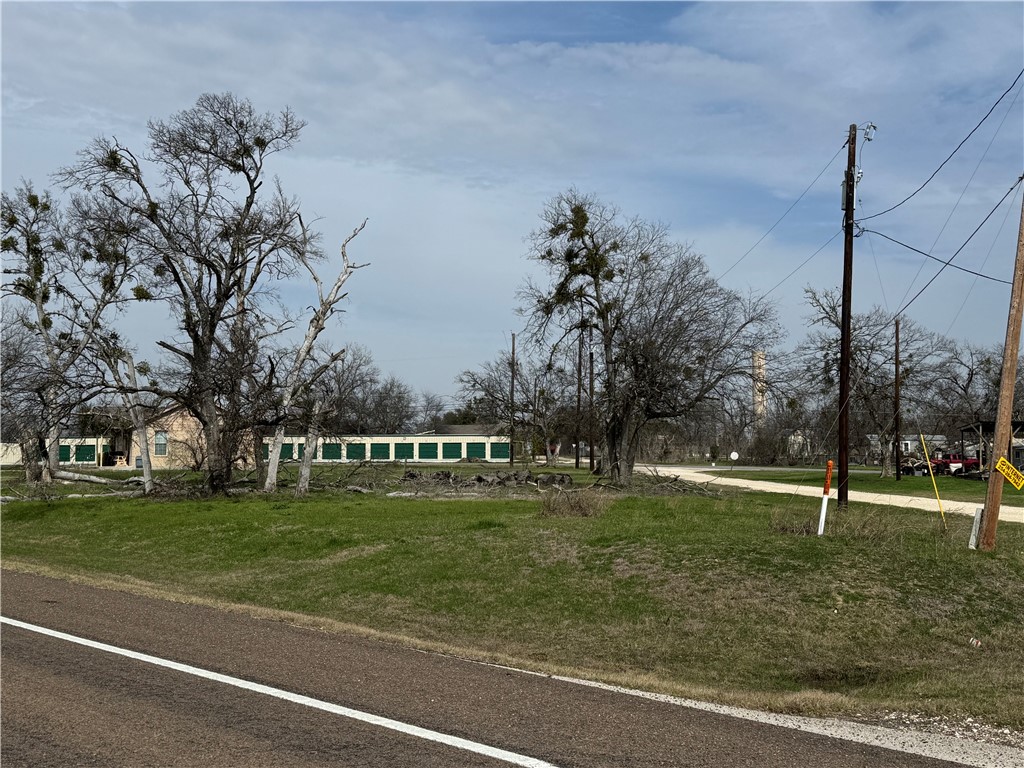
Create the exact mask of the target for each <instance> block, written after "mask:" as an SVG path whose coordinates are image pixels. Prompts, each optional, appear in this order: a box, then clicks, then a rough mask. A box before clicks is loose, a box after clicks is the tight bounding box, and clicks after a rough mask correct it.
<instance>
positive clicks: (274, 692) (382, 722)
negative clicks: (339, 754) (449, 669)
mask: <svg viewBox="0 0 1024 768" xmlns="http://www.w3.org/2000/svg"><path fill="white" fill-rule="evenodd" d="M0 624H9V625H11V626H12V627H19V628H21V629H26V630H28V631H29V632H38V633H39V634H41V635H47V636H49V637H54V638H57V639H58V640H66V641H67V642H69V643H77V644H78V645H84V646H86V647H88V648H94V649H96V650H99V651H105V652H107V653H113V654H117V655H118V656H126V657H127V658H129V659H135V660H136V661H144V662H146V663H147V664H153V665H155V666H157V667H165V668H167V669H173V670H176V671H178V672H184V673H186V674H189V675H195V676H196V677H202V678H205V679H206V680H213V681H215V682H218V683H224V684H225V685H233V686H235V687H236V688H244V689H245V690H247V691H253V692H255V693H262V694H264V695H265V696H273V697H275V698H278V699H284V700H285V701H290V702H293V703H295V704H301V705H303V706H305V707H311V708H313V709H320V710H323V711H324V712H330V713H332V714H335V715H341V716H342V717H348V718H351V719H353V720H359V721H360V722H363V723H369V724H370V725H376V726H380V727H381V728H388V729H390V730H392V731H398V732H399V733H404V734H406V735H408V736H415V737H417V738H420V739H426V740H427V741H436V742H438V743H440V744H444V745H446V746H449V747H455V748H456V749H463V750H466V751H467V752H475V753H476V754H478V755H484V756H486V757H491V758H494V759H495V760H501V761H502V762H506V763H511V764H512V765H521V766H524V767H525V768H556V767H555V766H554V765H552V764H551V763H547V762H544V761H543V760H538V759H536V758H533V757H527V756H526V755H519V754H516V753H515V752H508V751H506V750H504V749H498V748H497V747H490V746H487V745H486V744H478V743H477V742H475V741H469V740H468V739H461V738H459V737H458V736H450V735H448V734H446V733H440V732H438V731H431V730H429V729H427V728H420V727H419V726H415V725H409V724H408V723H402V722H399V721H398V720H391V719H390V718H387V717H380V716H378V715H371V714H370V713H368V712H360V711H359V710H357V709H349V708H348V707H342V706H339V705H337V704H331V703H330V702H327V701H320V700H319V699H313V698H310V697H309V696H301V695H299V694H297V693H291V692H289V691H283V690H281V689H280V688H272V687H271V686H269V685H261V684H260V683H253V682H249V681H248V680H242V679H240V678H237V677H231V676H230V675H222V674H220V673H219V672H211V671H209V670H206V669H200V668H199V667H193V666H190V665H188V664H179V663H178V662H176V661H169V660H167V659H161V658H159V657H158V656H149V655H147V654H145V653H138V652H136V651H130V650H128V649H126V648H118V647H117V646H114V645H107V644H106V643H98V642H96V641H95V640H88V639H86V638H84V637H76V636H75V635H69V634H66V633H64V632H58V631H57V630H54V629H47V628H46V627H40V626H36V625H35V624H28V623H26V622H24V621H18V620H17V619H9V618H7V617H6V616H0Z"/></svg>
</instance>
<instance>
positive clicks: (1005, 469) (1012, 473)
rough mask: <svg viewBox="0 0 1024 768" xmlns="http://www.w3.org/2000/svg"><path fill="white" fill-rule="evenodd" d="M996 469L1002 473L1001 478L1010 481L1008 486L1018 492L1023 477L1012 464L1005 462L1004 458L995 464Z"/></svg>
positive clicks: (1023, 480) (1023, 481)
mask: <svg viewBox="0 0 1024 768" xmlns="http://www.w3.org/2000/svg"><path fill="white" fill-rule="evenodd" d="M996 469H998V470H999V471H1000V472H1002V473H1003V477H1005V478H1006V479H1007V480H1009V481H1010V485H1012V486H1013V487H1014V488H1016V489H1017V490H1018V491H1019V490H1020V489H1021V486H1024V475H1022V474H1021V473H1020V472H1019V471H1018V470H1017V468H1016V467H1015V466H1013V464H1011V463H1010V462H1008V461H1007V460H1006V457H1005V456H1004V457H1003V458H1001V459H1000V460H999V461H997V462H996Z"/></svg>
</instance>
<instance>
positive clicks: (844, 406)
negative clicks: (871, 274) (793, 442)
mask: <svg viewBox="0 0 1024 768" xmlns="http://www.w3.org/2000/svg"><path fill="white" fill-rule="evenodd" d="M846 144H847V146H848V152H847V156H846V157H847V159H846V180H845V183H844V184H843V192H844V195H843V212H844V216H843V230H844V235H845V237H844V240H843V312H842V327H841V329H840V337H839V466H838V467H837V470H838V473H837V474H838V478H837V479H838V483H837V485H836V498H837V501H838V506H839V509H841V510H845V509H846V508H847V506H848V505H849V501H850V485H849V480H850V336H851V325H852V319H853V309H852V306H851V304H852V298H851V297H852V294H853V214H854V206H855V204H856V199H857V126H856V124H854V125H851V126H850V135H849V138H847V140H846Z"/></svg>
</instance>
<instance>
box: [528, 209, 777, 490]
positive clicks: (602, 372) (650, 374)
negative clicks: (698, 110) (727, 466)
mask: <svg viewBox="0 0 1024 768" xmlns="http://www.w3.org/2000/svg"><path fill="white" fill-rule="evenodd" d="M541 218H542V220H543V226H542V227H541V228H540V229H538V230H537V231H535V232H534V233H533V235H532V238H531V247H530V257H531V258H532V259H533V260H535V261H537V262H538V263H539V264H540V265H541V266H542V267H544V268H545V269H546V271H547V273H548V277H549V280H550V282H549V283H548V284H546V285H538V284H536V283H533V282H528V283H527V285H526V287H525V288H524V289H523V291H522V293H521V295H522V298H523V300H524V307H523V311H524V313H525V314H526V315H527V317H528V318H529V323H530V325H529V328H530V330H531V331H532V333H533V334H534V338H537V339H551V340H552V342H553V343H554V344H555V345H558V344H563V343H565V341H566V339H569V338H575V337H576V334H577V333H578V331H579V329H580V327H581V326H592V327H593V328H594V330H595V334H596V336H597V338H598V340H599V342H600V344H599V350H598V352H599V355H598V357H599V359H598V360H597V361H596V362H595V365H596V366H597V367H598V378H599V382H600V401H599V403H598V404H597V405H598V409H599V412H600V414H601V417H602V421H603V432H604V442H605V446H604V450H605V454H606V456H607V459H608V471H609V472H610V474H611V477H612V479H613V481H615V482H618V483H621V484H628V483H629V482H630V480H631V478H632V472H633V466H634V464H635V462H636V454H637V449H638V446H639V442H640V436H641V433H642V429H643V427H644V426H645V425H646V424H647V423H648V422H650V421H651V420H654V419H665V418H673V417H678V416H681V415H684V414H686V413H688V412H691V411H692V410H693V409H694V408H695V407H696V406H697V405H699V404H700V403H702V402H704V401H706V400H707V399H708V398H710V397H714V396H715V393H716V392H717V391H718V390H719V389H720V388H721V387H722V386H723V385H724V384H725V383H726V382H728V381H730V380H731V379H734V378H737V377H746V378H749V377H750V375H751V370H750V359H751V354H752V352H753V350H755V349H766V348H768V347H769V346H770V343H769V342H770V341H773V340H774V338H776V337H777V336H778V333H777V326H776V324H775V315H774V309H773V308H772V306H771V305H770V304H768V303H767V302H766V301H764V300H762V299H759V298H756V297H743V296H740V295H738V294H736V293H735V292H733V291H730V290H727V289H725V288H723V287H722V286H721V285H719V284H718V282H717V281H716V280H715V279H714V278H713V277H712V276H711V274H710V272H709V271H708V268H707V265H706V264H705V262H704V259H703V258H702V257H701V256H700V255H698V254H697V253H695V252H693V251H692V250H691V249H690V248H689V247H688V246H686V245H683V244H680V243H676V242H674V241H672V240H671V239H670V238H669V235H668V230H667V228H666V227H665V226H664V225H661V224H653V223H650V222H646V221H643V220H642V219H638V218H632V219H625V218H624V217H623V216H622V215H621V214H620V213H619V211H618V210H617V209H616V208H614V207H611V206H608V205H605V204H603V203H601V202H599V201H598V200H597V199H596V198H594V197H593V196H589V195H583V194H581V193H579V192H578V191H576V190H575V189H572V190H569V191H568V192H566V193H563V194H561V195H559V196H557V197H556V198H554V199H553V200H552V201H551V202H549V203H548V205H547V206H546V207H545V209H544V211H543V213H542V215H541Z"/></svg>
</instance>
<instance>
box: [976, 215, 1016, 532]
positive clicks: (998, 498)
mask: <svg viewBox="0 0 1024 768" xmlns="http://www.w3.org/2000/svg"><path fill="white" fill-rule="evenodd" d="M1022 297H1024V201H1021V208H1020V229H1019V230H1018V231H1017V259H1016V261H1015V262H1014V267H1013V285H1012V287H1011V288H1010V314H1009V317H1008V318H1007V320H1006V343H1005V344H1003V371H1002V376H1001V378H1000V380H999V408H998V410H997V411H996V434H995V438H994V439H993V442H992V456H991V457H990V459H989V473H988V493H986V495H985V508H984V511H983V512H982V513H981V530H980V534H979V536H978V549H980V550H982V551H983V552H991V551H992V550H993V549H995V548H996V524H997V523H998V522H999V505H1000V504H1001V503H1002V500H1003V475H1002V473H1001V472H997V471H996V462H998V461H999V459H1001V458H1005V457H1006V454H1007V452H1008V451H1009V448H1010V440H1011V439H1012V438H1013V429H1012V421H1013V390H1014V387H1015V386H1016V384H1017V353H1018V351H1019V350H1020V325H1021V314H1022V310H1024V302H1022Z"/></svg>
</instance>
